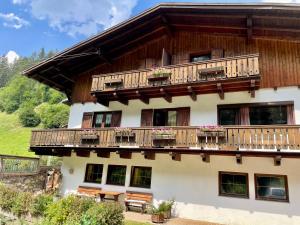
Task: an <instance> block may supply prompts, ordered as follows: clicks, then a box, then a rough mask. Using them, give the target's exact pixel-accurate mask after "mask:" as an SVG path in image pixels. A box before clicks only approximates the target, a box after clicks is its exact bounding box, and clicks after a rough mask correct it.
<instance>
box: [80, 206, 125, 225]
mask: <svg viewBox="0 0 300 225" xmlns="http://www.w3.org/2000/svg"><path fill="white" fill-rule="evenodd" d="M123 220H124V216H123V207H122V206H121V205H120V204H117V203H97V204H94V206H93V207H91V208H89V210H88V211H87V212H86V213H85V214H84V215H83V216H82V218H81V225H122V224H123Z"/></svg>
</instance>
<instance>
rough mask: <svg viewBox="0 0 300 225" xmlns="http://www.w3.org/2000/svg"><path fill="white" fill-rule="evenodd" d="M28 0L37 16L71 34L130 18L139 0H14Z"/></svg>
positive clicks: (57, 28) (94, 31) (85, 33)
mask: <svg viewBox="0 0 300 225" xmlns="http://www.w3.org/2000/svg"><path fill="white" fill-rule="evenodd" d="M13 1H14V2H24V1H27V2H28V3H29V4H30V8H31V13H32V15H33V16H34V17H35V18H38V19H41V20H47V21H48V22H49V25H50V26H51V27H52V28H54V29H56V30H58V31H60V32H66V33H67V34H69V35H70V36H76V35H85V36H89V35H92V34H96V33H97V32H98V31H99V30H103V29H107V28H109V27H111V26H113V25H116V24H117V23H119V22H121V21H123V20H125V19H127V18H129V17H130V15H131V11H132V9H133V8H134V7H135V5H136V3H137V1H138V0H122V1H120V0H51V1H50V0H13Z"/></svg>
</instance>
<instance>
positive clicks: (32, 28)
mask: <svg viewBox="0 0 300 225" xmlns="http://www.w3.org/2000/svg"><path fill="white" fill-rule="evenodd" d="M173 1H176V0H173ZM173 1H167V0H165V1H163V2H173ZM256 1H257V2H261V1H272V0H256ZM159 2H162V1H158V0H0V56H1V55H3V54H5V53H7V52H8V51H10V50H13V51H15V52H17V53H18V54H19V55H21V56H28V55H31V53H32V52H34V51H38V50H39V49H41V48H45V49H46V51H49V50H59V51H60V50H63V49H64V48H67V47H70V46H71V45H73V44H75V43H77V42H79V41H81V40H84V39H86V38H88V37H89V36H91V35H93V34H95V33H98V32H101V31H102V30H104V29H106V28H108V27H110V26H112V25H115V24H117V23H119V22H121V21H123V20H125V19H128V18H129V17H131V16H134V15H136V14H138V13H140V12H142V11H144V10H146V9H147V8H149V7H152V6H154V5H156V4H158V3H159ZM177 2H178V0H177ZM180 2H185V1H180ZM189 2H201V1H199V0H198V1H191V0H189ZM203 2H206V3H212V2H222V3H226V2H245V1H242V0H240V1H238V0H231V1H226V0H219V1H212V0H205V1H203ZM252 2H253V1H252ZM273 2H286V3H291V2H294V3H295V2H300V0H273Z"/></svg>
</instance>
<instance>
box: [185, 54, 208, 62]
mask: <svg viewBox="0 0 300 225" xmlns="http://www.w3.org/2000/svg"><path fill="white" fill-rule="evenodd" d="M210 59H211V54H210V53H209V54H193V55H191V56H190V62H201V61H205V60H210Z"/></svg>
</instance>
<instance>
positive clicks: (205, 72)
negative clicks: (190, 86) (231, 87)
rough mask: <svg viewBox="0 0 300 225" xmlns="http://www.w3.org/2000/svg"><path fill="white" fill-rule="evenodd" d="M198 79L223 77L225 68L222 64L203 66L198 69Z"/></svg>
mask: <svg viewBox="0 0 300 225" xmlns="http://www.w3.org/2000/svg"><path fill="white" fill-rule="evenodd" d="M198 74H199V79H200V80H215V79H220V78H224V77H225V70H224V67H223V66H219V67H212V68H205V69H199V70H198Z"/></svg>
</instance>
